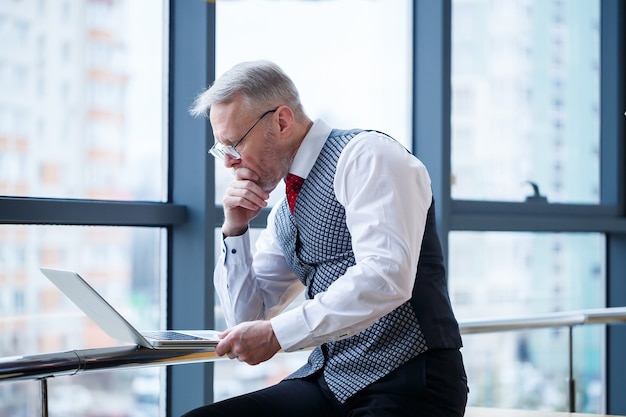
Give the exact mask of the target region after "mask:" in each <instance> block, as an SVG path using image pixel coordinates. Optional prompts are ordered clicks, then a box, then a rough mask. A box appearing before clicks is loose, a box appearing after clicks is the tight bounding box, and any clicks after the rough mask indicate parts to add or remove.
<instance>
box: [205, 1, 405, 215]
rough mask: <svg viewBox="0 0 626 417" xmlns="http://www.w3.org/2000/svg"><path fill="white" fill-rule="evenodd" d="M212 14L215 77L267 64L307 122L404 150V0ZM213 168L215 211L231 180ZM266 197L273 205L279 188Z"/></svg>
mask: <svg viewBox="0 0 626 417" xmlns="http://www.w3.org/2000/svg"><path fill="white" fill-rule="evenodd" d="M216 9H217V19H216V20H217V23H216V25H217V26H216V33H217V34H216V37H217V41H216V61H217V68H216V73H217V74H218V76H219V74H221V73H223V72H224V71H226V70H227V69H229V68H230V67H232V66H233V65H235V64H236V63H238V62H241V61H250V60H255V59H269V60H271V61H274V62H276V63H277V64H278V65H280V66H281V67H282V68H283V69H284V70H285V72H286V73H287V74H288V75H289V76H290V77H291V78H292V79H293V81H294V83H295V84H296V86H297V87H298V90H299V92H300V97H301V100H302V104H303V106H304V109H305V111H306V112H307V114H308V115H309V117H311V118H312V119H316V118H318V117H319V118H322V119H324V120H325V121H326V122H328V123H329V124H330V125H332V126H334V127H337V128H363V129H376V130H381V131H384V132H386V133H388V134H389V135H391V136H393V137H394V138H396V139H397V140H398V141H400V142H402V143H403V144H404V145H405V146H406V147H410V143H411V100H412V94H411V85H412V82H411V76H412V73H411V65H412V53H411V50H412V49H411V48H412V41H411V36H412V31H411V17H412V2H411V1H409V0H402V1H394V2H388V1H384V0H371V1H366V2H364V1H361V0H328V1H321V2H320V1H307V0H303V1H297V0H287V1H278V2H277V1H267V0H264V1H258V0H236V1H223V2H217V4H216ZM286 16H289V18H286ZM242 29H243V30H242ZM251 33H253V34H254V36H250V34H251ZM296 33H297V36H293V34H296ZM285 34H290V35H285ZM216 165H217V166H218V168H217V172H216V178H217V179H216V188H217V191H216V203H217V204H221V201H222V196H223V195H224V190H225V188H226V186H227V184H228V182H229V181H230V176H231V174H230V173H229V172H227V171H226V170H225V169H224V168H223V167H222V166H221V164H220V163H217V164H216ZM273 194H274V195H273V196H272V200H271V202H273V203H274V202H276V201H277V200H278V199H279V198H280V197H281V196H282V195H283V194H284V188H280V189H276V191H275V192H274V193H273Z"/></svg>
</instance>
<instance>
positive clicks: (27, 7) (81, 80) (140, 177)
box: [0, 0, 168, 201]
mask: <svg viewBox="0 0 626 417" xmlns="http://www.w3.org/2000/svg"><path fill="white" fill-rule="evenodd" d="M163 3H165V1H163V0H162V2H161V4H159V3H158V2H154V1H152V0H132V1H96V0H81V1H67V0H66V1H43V0H42V1H37V2H35V1H32V2H24V1H21V2H20V1H11V2H2V4H0V45H2V51H1V53H0V195H11V196H31V197H63V198H98V199H109V200H133V199H141V200H155V201H163V200H164V198H165V195H166V189H165V185H164V184H166V181H165V180H164V170H163V164H162V160H163V154H164V153H165V152H166V149H165V147H164V143H165V141H164V133H163V132H165V131H166V130H165V129H164V126H165V123H166V118H165V114H166V112H165V111H164V105H165V101H164V98H165V97H167V88H166V86H167V84H166V82H165V80H166V74H165V68H166V66H165V65H164V64H165V61H164V57H165V56H166V55H164V54H165V53H166V47H165V46H166V45H167V44H168V43H167V40H166V39H164V33H165V32H164V30H165V29H164V22H165V16H164V10H165V5H164V4H163ZM137 22H141V24H137Z"/></svg>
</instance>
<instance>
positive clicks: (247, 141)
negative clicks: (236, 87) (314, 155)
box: [210, 100, 291, 192]
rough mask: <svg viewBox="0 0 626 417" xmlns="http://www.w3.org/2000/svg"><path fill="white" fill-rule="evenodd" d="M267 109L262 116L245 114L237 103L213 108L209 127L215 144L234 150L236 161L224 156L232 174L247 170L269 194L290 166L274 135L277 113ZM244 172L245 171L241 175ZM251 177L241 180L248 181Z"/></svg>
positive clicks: (217, 105) (232, 157)
mask: <svg viewBox="0 0 626 417" xmlns="http://www.w3.org/2000/svg"><path fill="white" fill-rule="evenodd" d="M271 110H273V109H267V111H266V112H264V113H261V114H252V112H251V111H248V110H244V108H243V107H242V106H241V105H240V103H239V101H237V100H234V101H230V102H228V103H220V104H214V105H213V106H211V113H210V119H211V125H212V126H213V135H214V136H215V139H216V141H217V142H219V143H221V144H222V145H225V146H231V147H234V149H235V150H236V154H239V156H240V158H236V157H235V156H233V155H231V154H230V153H226V154H225V155H224V165H225V166H226V167H227V168H232V169H233V170H234V171H235V172H237V171H238V170H240V169H241V168H246V169H247V170H250V171H251V172H252V173H254V174H256V176H258V179H256V178H255V182H256V183H257V184H258V185H259V186H261V187H262V188H263V189H264V190H266V191H268V192H270V191H272V190H273V189H274V188H275V187H276V185H277V184H278V182H279V181H280V180H282V179H283V178H284V177H285V175H286V174H287V171H288V169H289V165H290V164H291V160H290V158H286V157H285V156H287V155H283V154H284V152H281V147H280V146H279V145H280V144H279V143H277V141H276V140H275V137H274V135H273V132H274V129H277V128H278V125H277V123H278V118H277V114H276V112H273V111H271ZM241 172H244V171H241ZM249 177H250V175H249V174H248V175H246V176H244V178H248V179H251V178H249Z"/></svg>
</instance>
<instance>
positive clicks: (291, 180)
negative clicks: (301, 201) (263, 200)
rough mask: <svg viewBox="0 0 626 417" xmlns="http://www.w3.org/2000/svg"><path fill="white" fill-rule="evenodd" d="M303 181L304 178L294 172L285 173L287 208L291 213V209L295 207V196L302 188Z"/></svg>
mask: <svg viewBox="0 0 626 417" xmlns="http://www.w3.org/2000/svg"><path fill="white" fill-rule="evenodd" d="M303 182H304V178H301V177H299V176H297V175H294V174H287V178H285V190H286V192H287V203H289V209H290V210H291V214H293V210H294V208H295V207H296V198H297V197H298V193H299V192H300V189H301V188H302V183H303Z"/></svg>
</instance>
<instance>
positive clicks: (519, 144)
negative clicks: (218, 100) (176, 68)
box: [0, 0, 605, 417]
mask: <svg viewBox="0 0 626 417" xmlns="http://www.w3.org/2000/svg"><path fill="white" fill-rule="evenodd" d="M186 1H191V0H186ZM452 6H453V8H452V16H453V21H452V63H451V64H452V118H451V131H452V149H451V167H452V177H453V182H452V184H451V194H452V197H453V198H455V199H461V200H492V201H518V202H519V201H524V200H525V198H526V197H527V196H529V195H531V194H532V193H533V188H532V187H531V185H530V184H529V183H528V182H533V183H535V184H537V185H538V186H539V189H540V191H541V193H542V194H543V195H545V196H546V197H547V198H548V200H549V201H550V202H559V203H588V204H595V203H598V201H599V187H600V184H599V182H600V180H599V167H598V164H599V157H598V154H599V55H600V40H599V24H600V5H599V1H598V0H567V1H566V0H498V1H490V0H453V1H452ZM168 8H169V5H168V3H167V1H154V0H3V1H1V2H0V195H3V196H15V197H41V198H81V199H83V198H84V199H104V200H139V201H165V199H166V195H167V188H166V187H167V178H166V172H167V171H166V167H167V158H168V149H167V146H166V144H167V140H166V135H167V127H168V120H167V114H168V112H167V106H168V102H167V99H168V88H167V79H168V73H167V68H168V62H167V60H168V52H169V51H168V25H167V21H168V18H169V17H168ZM216 10H217V19H216V20H217V27H216V36H217V40H216V51H217V52H216V54H217V56H216V59H217V68H216V73H217V74H218V75H219V74H220V73H222V72H223V71H225V70H226V69H228V68H229V67H231V66H232V65H234V64H235V63H237V62H239V61H244V60H252V59H260V58H264V59H270V60H273V61H275V62H277V63H278V64H279V65H281V66H282V67H283V68H284V69H285V70H286V72H287V73H288V74H290V75H291V76H292V78H293V79H294V81H295V83H296V85H297V86H298V87H299V88H300V93H301V96H302V101H303V104H304V106H305V110H306V111H307V112H308V114H309V115H310V116H311V117H313V118H317V117H321V118H323V119H325V120H326V121H327V122H329V123H331V124H332V125H334V126H337V127H342V128H353V127H360V128H374V129H378V130H382V131H386V132H387V133H389V134H390V135H392V136H394V137H395V138H397V139H398V140H400V141H401V142H403V143H404V144H405V145H406V146H407V147H410V143H411V131H412V120H411V117H412V109H411V103H412V100H413V97H412V93H411V92H412V88H411V83H412V81H411V74H412V70H411V65H412V63H413V58H412V39H411V36H412V28H411V16H412V2H411V1H410V0H401V1H400V0H398V1H394V2H389V1H385V0H368V1H363V0H320V1H296V0H282V1H281V0H265V1H253V0H221V1H218V2H217V5H216ZM251 34H254V36H251ZM285 34H289V35H288V36H285ZM277 39H281V42H280V47H277V46H276V45H277V42H276V40H277ZM416 65H428V62H416ZM205 87H206V86H205ZM198 92H200V90H199V91H198ZM189 104H191V103H189ZM433 140H439V139H438V138H433ZM417 154H418V156H419V152H417ZM207 157H208V156H207ZM229 176H230V173H229V172H228V171H226V170H225V169H224V168H223V167H219V166H218V167H217V168H216V171H215V182H216V188H217V192H216V201H215V202H216V204H219V203H220V202H221V198H222V197H221V196H222V194H223V190H224V188H225V186H226V184H227V183H228V181H229ZM281 193H282V190H276V191H275V192H274V193H273V195H272V199H271V201H272V203H275V202H276V201H278V200H279V199H280V198H281ZM215 238H216V239H219V230H216V231H215ZM166 242H167V235H166V231H165V230H164V229H163V230H161V229H158V228H141V227H100V226H90V227H83V226H34V225H30V226H25V225H0V357H8V356H21V355H28V354H36V353H44V352H55V351H63V350H70V349H83V348H93V347H104V346H112V345H118V344H120V342H119V341H116V340H112V339H110V338H109V337H108V336H106V335H105V334H104V333H103V332H102V331H101V330H100V329H99V328H98V327H97V326H96V325H95V324H94V323H92V322H91V321H89V320H88V319H87V318H85V316H84V315H83V314H82V313H81V312H80V311H79V310H78V309H77V308H76V307H74V306H73V305H72V304H71V303H70V302H69V301H68V300H67V299H66V298H65V297H64V296H63V295H62V294H60V293H59V292H58V290H56V288H54V287H53V286H52V285H51V284H49V283H48V282H47V280H46V279H45V277H44V276H43V275H42V274H41V273H40V272H39V269H38V268H39V266H47V267H53V268H64V269H72V270H76V271H78V272H80V273H81V275H83V276H84V277H85V278H86V279H87V280H88V281H89V282H90V283H91V284H92V285H93V286H94V287H95V288H96V289H97V290H98V291H99V292H101V293H102V294H103V295H104V297H105V298H106V299H107V300H109V302H110V303H111V304H112V305H113V306H115V307H116V308H118V309H119V310H121V311H122V313H123V314H124V315H125V316H127V317H128V318H129V319H130V321H131V322H132V323H133V324H134V325H135V326H136V327H138V328H146V329H147V328H157V327H162V326H164V325H165V322H166V317H165V314H166V313H165V312H166V308H165V302H166V291H167V288H166V283H165V282H166V279H165V273H164V271H165V268H166V265H165V253H166V251H167V248H166ZM216 247H219V245H216ZM604 252H605V248H604V239H603V236H602V235H601V234H595V233H584V234H583V233H580V234H573V233H530V232H523V233H522V232H520V233H515V232H506V233H504V232H458V231H457V232H452V233H450V235H449V253H448V272H449V283H450V296H451V300H452V303H453V306H454V308H455V311H456V314H457V316H458V317H459V318H462V319H469V318H480V317H502V316H510V315H522V314H530V313H545V312H553V311H566V310H573V309H581V308H595V307H603V306H604V305H605V304H604V303H605V300H604V294H605V288H604V287H605V284H604V282H605V280H604V275H605V273H604V269H605V266H604V259H605V256H604ZM216 317H217V320H216V323H215V328H217V329H223V328H224V327H225V324H224V322H223V319H222V316H221V314H220V307H219V305H218V304H217V301H216ZM603 331H604V330H603V328H602V327H601V326H589V327H585V328H580V329H576V330H575V337H574V352H575V364H576V366H575V372H576V374H575V377H576V379H577V382H578V383H577V390H578V392H577V394H578V395H577V398H578V401H579V404H577V409H578V410H579V411H583V412H590V413H593V412H600V411H602V410H601V407H602V404H603V392H604V388H603V384H604V368H603V352H604V345H603V343H604V342H603V337H602V335H603ZM567 336H568V333H567V330H566V329H547V330H532V331H519V332H517V331H516V332H505V333H498V334H489V335H472V336H466V337H464V344H465V347H464V349H463V354H464V357H465V359H466V366H467V371H468V376H469V379H470V390H471V392H470V397H469V401H470V405H480V406H498V407H514V408H542V409H551V410H565V409H566V407H567V384H566V378H567V372H568V368H567V365H568V363H567V357H566V355H565V352H566V351H567V343H568V339H567ZM306 355H307V354H306V352H305V353H297V354H282V355H279V356H277V357H276V358H274V359H272V360H271V361H269V362H267V363H264V364H262V365H259V366H255V367H250V366H248V365H245V364H240V363H239V362H236V361H234V362H233V361H218V362H217V363H215V398H216V399H217V400H219V399H223V398H227V397H229V396H232V395H236V394H239V393H243V392H247V391H250V390H253V389H257V388H261V387H263V386H267V385H269V384H273V383H275V382H277V381H279V380H280V379H281V378H282V377H284V376H285V375H287V374H289V373H290V372H291V371H293V370H295V369H297V368H298V367H299V366H300V365H301V364H302V363H303V362H304V361H305V360H306ZM164 384H165V371H164V369H162V368H145V369H141V370H125V371H115V372H103V373H97V374H91V375H81V376H72V377H64V378H56V379H52V380H50V381H49V392H50V394H49V395H50V415H51V416H64V417H67V416H77V417H78V416H80V417H83V416H84V417H144V416H145V417H156V416H162V415H164V410H165V406H164V404H165V394H164V392H165V385H164ZM38 389H39V388H38V386H37V384H35V383H31V382H17V383H2V384H0V415H1V416H3V417H4V416H6V417H26V416H32V415H36V414H37V412H38V402H37V401H36V400H35V399H37V398H38V396H39V392H38Z"/></svg>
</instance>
